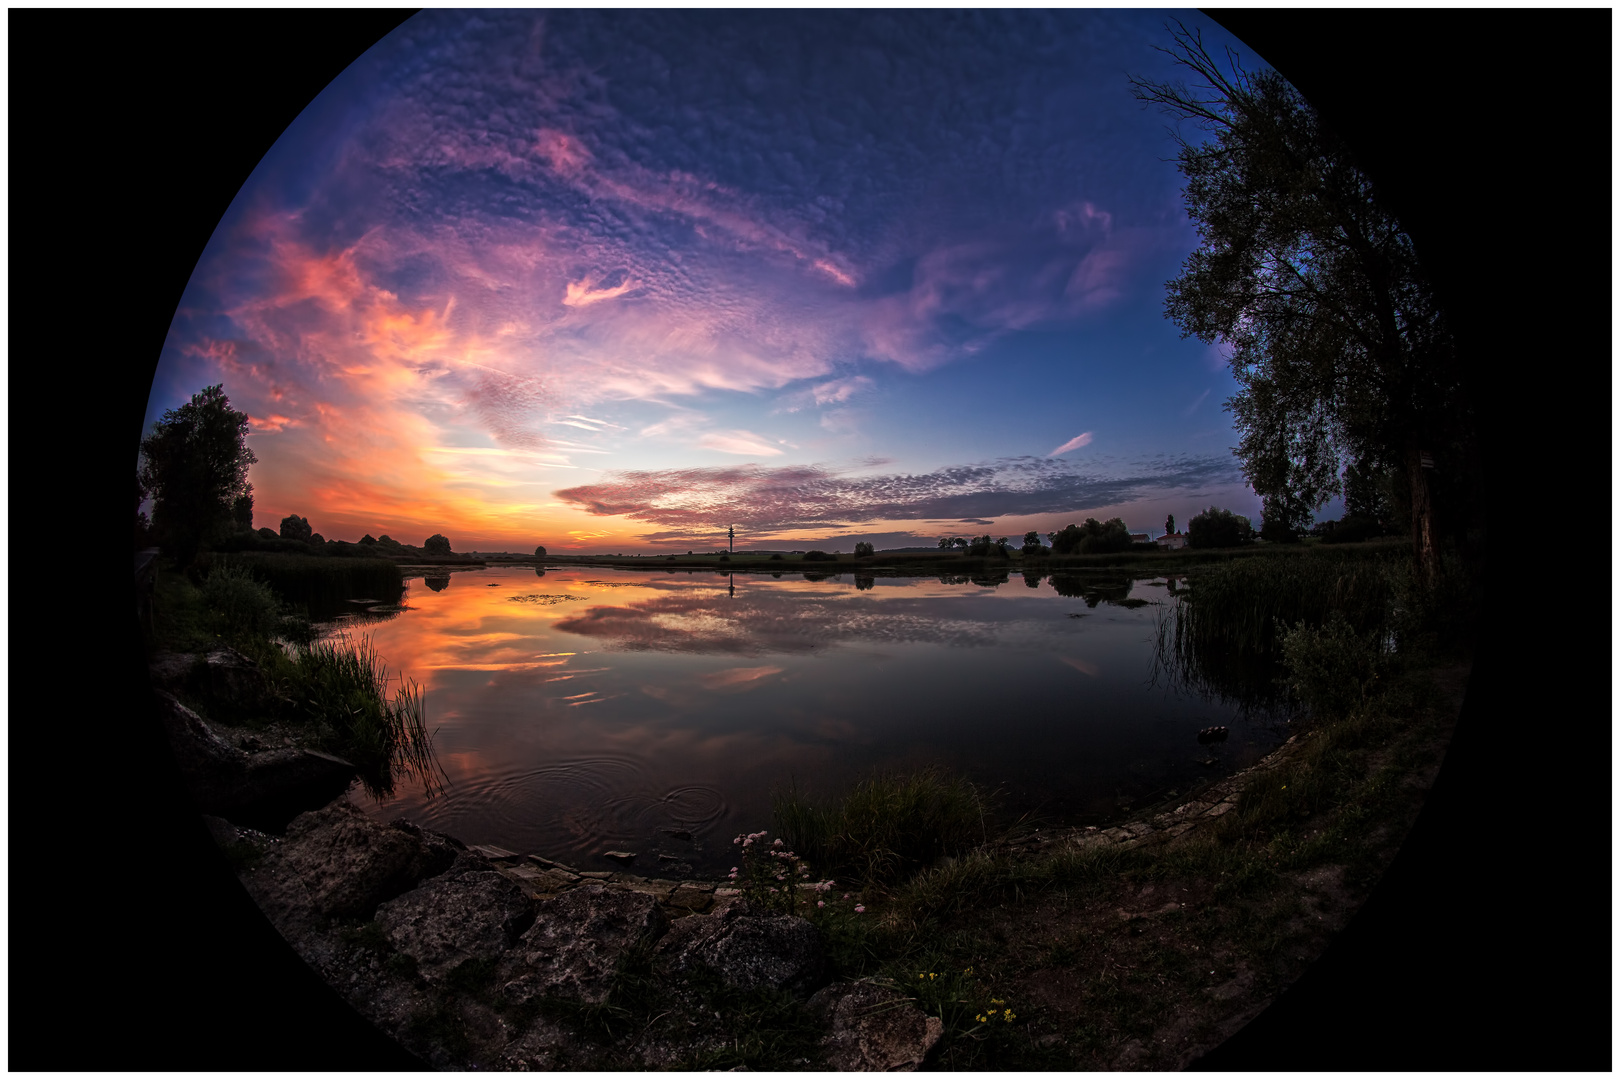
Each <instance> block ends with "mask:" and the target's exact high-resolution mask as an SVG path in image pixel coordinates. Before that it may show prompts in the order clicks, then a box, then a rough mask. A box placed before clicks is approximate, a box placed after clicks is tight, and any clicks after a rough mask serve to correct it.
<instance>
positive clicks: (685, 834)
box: [658, 829, 692, 840]
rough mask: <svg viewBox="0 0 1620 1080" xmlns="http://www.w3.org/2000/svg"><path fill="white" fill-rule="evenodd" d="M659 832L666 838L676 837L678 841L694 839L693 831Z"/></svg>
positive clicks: (672, 830)
mask: <svg viewBox="0 0 1620 1080" xmlns="http://www.w3.org/2000/svg"><path fill="white" fill-rule="evenodd" d="M658 831H659V832H661V833H663V834H664V835H665V836H670V837H674V838H675V839H676V840H690V839H692V830H690V829H659V830H658Z"/></svg>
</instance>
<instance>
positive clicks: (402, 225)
mask: <svg viewBox="0 0 1620 1080" xmlns="http://www.w3.org/2000/svg"><path fill="white" fill-rule="evenodd" d="M1177 17H1179V18H1181V19H1183V21H1185V22H1186V23H1187V24H1188V25H1189V26H1191V27H1195V28H1198V29H1201V30H1202V31H1203V34H1204V39H1205V42H1206V44H1208V45H1210V46H1211V47H1212V48H1211V51H1212V52H1216V53H1217V54H1218V52H1219V49H1220V48H1221V47H1222V46H1223V45H1226V44H1232V45H1234V46H1235V47H1236V48H1238V50H1239V52H1240V54H1241V57H1242V60H1243V62H1244V63H1245V64H1246V65H1248V66H1250V67H1258V66H1260V61H1258V60H1257V59H1256V58H1255V57H1254V56H1253V55H1252V53H1250V52H1248V50H1247V49H1245V48H1243V47H1242V46H1241V44H1240V43H1237V42H1235V41H1233V40H1232V39H1231V38H1230V37H1229V36H1228V35H1226V34H1225V32H1224V31H1222V30H1221V29H1220V28H1219V27H1217V26H1215V25H1214V24H1213V23H1211V22H1210V21H1208V20H1207V19H1203V18H1202V17H1200V16H1199V15H1198V14H1197V13H1177ZM1165 19H1166V16H1165V15H1164V14H1163V13H1160V12H1152V11H1140V10H1124V11H1093V10H1077V11H1058V12H985V11H948V12H921V11H915V12H914V11H889V12H880V11H866V12H833V11H806V12H781V13H776V12H770V13H767V12H749V11H709V12H681V11H642V12H632V11H496V12H470V11H459V10H438V11H425V12H423V13H421V14H418V15H417V16H415V17H413V18H412V19H410V20H408V21H407V22H406V23H405V24H404V25H403V26H401V27H400V28H399V29H398V30H397V31H395V32H394V33H393V34H391V35H389V36H388V37H387V38H385V39H384V40H383V41H382V42H380V43H379V44H378V45H377V46H376V47H375V48H373V49H372V50H370V51H369V52H368V53H367V54H366V55H365V56H363V57H361V58H360V59H359V60H358V61H357V62H356V63H355V64H354V65H353V66H351V67H350V68H349V70H348V71H347V72H345V73H344V74H343V75H342V76H341V77H340V78H338V79H337V80H336V81H335V82H334V83H332V84H331V86H329V87H328V88H327V90H326V91H325V92H324V93H323V94H322V95H321V96H320V97H319V98H318V99H316V101H315V102H313V103H312V104H311V105H310V107H309V108H308V109H307V110H305V112H304V113H303V115H302V116H300V117H299V119H298V121H297V122H296V123H295V124H294V125H293V126H292V127H291V128H290V129H289V130H288V131H287V132H286V134H285V135H283V136H282V138H281V139H280V140H279V141H278V142H277V143H276V145H275V146H274V148H273V149H272V150H271V151H270V152H269V154H268V155H267V156H266V157H265V158H264V160H263V161H262V162H261V163H260V165H259V167H258V169H257V170H256V171H255V172H254V173H253V175H252V177H251V179H250V180H249V182H248V184H247V185H246V186H245V187H244V188H243V190H242V191H241V193H240V194H239V195H238V196H237V198H236V200H235V202H234V203H233V205H232V206H231V209H230V211H229V213H228V214H227V216H226V217H225V219H224V220H223V221H222V222H221V223H220V226H219V228H218V230H217V231H216V232H215V234H214V236H213V239H212V241H211V242H210V244H209V246H208V248H207V250H206V252H205V254H204V256H203V259H202V261H201V262H200V263H199V264H198V267H197V270H196V273H195V274H194V276H193V277H192V280H191V283H190V285H189V287H188V288H187V291H186V293H185V297H184V299H183V301H182V303H181V307H180V309H179V311H178V312H177V313H176V314H175V317H174V322H173V325H172V328H171V330H170V333H169V337H168V340H167V342H166V345H165V348H164V352H163V356H162V358H161V361H160V363H159V365H158V369H157V375H156V379H155V383H154V385H153V389H152V396H151V399H150V402H149V404H148V410H147V419H148V422H151V421H154V420H156V419H157V418H158V417H159V416H160V415H161V414H162V413H163V411H164V410H166V409H169V408H173V407H175V406H177V405H180V404H182V403H184V402H185V401H186V400H187V399H188V398H189V396H190V395H191V394H192V393H195V392H196V391H198V390H200V389H201V388H202V387H203V386H205V385H209V384H212V383H223V384H224V387H225V392H226V393H227V394H228V395H229V397H230V399H231V402H232V404H233V405H234V406H235V407H237V408H238V409H241V410H243V411H245V412H246V413H247V414H248V415H249V416H250V417H251V419H252V434H251V436H250V437H249V445H250V446H251V447H252V449H253V451H254V452H255V453H256V454H257V455H258V458H259V463H258V464H257V465H256V466H255V467H254V468H253V470H252V473H251V476H250V479H251V481H252V483H253V485H254V499H255V520H254V524H255V526H269V527H271V528H275V527H276V526H277V525H278V524H279V522H280V520H281V518H282V517H283V516H285V515H287V514H289V513H297V514H301V515H303V516H305V517H307V518H308V519H309V521H310V523H311V524H312V525H313V526H314V528H315V530H316V531H317V532H320V533H322V534H323V535H324V536H326V537H327V538H328V539H343V540H351V541H352V540H357V539H359V538H360V536H361V535H362V534H363V533H370V534H372V535H374V536H378V535H382V534H388V535H390V536H392V537H394V538H395V539H397V540H400V541H403V542H406V543H413V544H420V543H421V542H422V540H423V539H424V538H425V537H427V536H428V535H430V534H432V533H436V532H437V533H444V534H445V535H447V536H449V537H450V539H451V542H452V544H453V546H454V547H455V549H456V550H458V551H465V550H513V551H526V550H531V549H532V548H533V547H534V545H536V544H544V545H546V546H547V548H549V549H551V550H553V551H580V552H618V551H623V552H631V551H644V552H645V551H663V550H680V551H685V550H687V549H693V550H704V549H709V550H712V549H714V548H715V547H716V546H724V544H725V531H726V527H727V526H728V525H735V526H736V529H737V543H738V546H739V547H751V546H762V547H806V546H811V545H820V546H825V547H828V548H834V547H841V548H842V549H843V550H846V551H847V550H849V549H850V547H851V546H852V545H853V543H854V542H855V541H856V540H863V539H864V540H870V541H872V542H874V543H876V544H877V546H878V547H879V548H884V547H892V546H903V545H909V544H930V545H931V544H932V543H933V542H934V540H935V538H937V537H939V536H942V535H964V536H971V535H977V534H980V533H985V532H988V533H990V534H992V535H993V536H997V537H999V536H1010V537H1015V538H1016V537H1019V536H1022V534H1023V533H1024V532H1025V531H1027V530H1029V529H1037V530H1039V531H1041V532H1042V533H1046V532H1050V531H1053V530H1055V529H1058V528H1061V527H1062V526H1063V525H1065V524H1067V523H1069V522H1071V521H1076V520H1080V519H1083V518H1085V517H1088V516H1094V517H1099V518H1108V517H1113V516H1116V515H1117V516H1120V517H1123V518H1124V519H1125V522H1126V524H1127V525H1128V526H1129V527H1130V528H1131V529H1132V530H1133V531H1138V532H1148V533H1152V534H1154V535H1157V534H1159V533H1160V532H1162V531H1163V524H1164V519H1165V515H1166V514H1167V513H1173V514H1175V516H1176V519H1177V522H1178V523H1180V524H1185V522H1186V520H1187V519H1188V518H1189V517H1190V516H1191V515H1192V514H1193V513H1195V512H1196V511H1198V510H1200V509H1203V508H1204V507H1207V506H1209V505H1211V504H1215V505H1220V506H1224V507H1228V508H1230V509H1232V510H1235V511H1237V512H1239V513H1242V514H1246V515H1249V516H1250V517H1252V518H1253V519H1255V521H1256V523H1258V519H1259V500H1258V499H1257V498H1256V497H1255V496H1254V495H1253V493H1252V492H1250V491H1249V490H1248V488H1247V487H1246V486H1245V484H1244V483H1243V479H1242V476H1241V474H1240V472H1239V470H1238V466H1237V462H1236V459H1235V458H1234V457H1233V456H1232V454H1231V451H1230V447H1231V446H1233V445H1234V444H1235V443H1236V441H1237V438H1236V435H1235V433H1234V432H1233V430H1232V428H1231V424H1230V420H1229V417H1228V416H1227V414H1226V413H1225V412H1224V411H1223V410H1222V408H1221V405H1222V402H1223V401H1224V400H1225V399H1226V398H1227V397H1228V396H1230V394H1231V393H1232V392H1233V390H1234V388H1235V387H1234V383H1233V382H1232V379H1231V377H1230V375H1229V374H1228V373H1227V371H1226V368H1225V365H1224V361H1223V359H1222V356H1221V353H1220V351H1219V350H1218V348H1216V347H1211V346H1207V345H1204V344H1203V343H1201V342H1199V341H1197V340H1196V339H1188V340H1182V339H1181V336H1180V333H1179V331H1178V330H1177V328H1176V326H1175V325H1174V324H1173V323H1171V322H1169V321H1167V320H1166V319H1165V318H1164V317H1163V306H1164V283H1165V282H1166V281H1167V280H1168V279H1170V278H1172V277H1174V276H1175V275H1176V274H1177V273H1178V270H1179V266H1180V263H1181V260H1182V259H1183V258H1185V256H1186V255H1187V254H1188V252H1190V251H1191V250H1192V248H1193V246H1194V244H1195V242H1196V233H1195V232H1194V229H1193V226H1192V225H1191V223H1190V222H1189V221H1188V220H1187V217H1186V213H1185V210H1184V209H1183V206H1182V202H1181V196H1180V191H1181V178H1180V176H1179V174H1178V173H1177V171H1176V168H1175V164H1174V160H1173V158H1174V154H1175V146H1174V143H1173V141H1172V139H1171V137H1170V135H1169V134H1168V131H1167V125H1168V124H1169V123H1170V121H1169V120H1168V118H1166V117H1165V116H1163V115H1162V114H1159V113H1157V112H1155V111H1153V110H1151V109H1146V108H1144V107H1143V106H1142V105H1141V104H1139V103H1138V102H1137V101H1136V100H1134V99H1133V98H1132V96H1131V92H1130V87H1129V85H1128V83H1127V77H1128V75H1132V74H1135V75H1142V76H1146V77H1150V78H1166V77H1169V78H1174V77H1175V73H1174V71H1173V69H1172V67H1171V65H1170V62H1169V60H1168V58H1167V57H1165V56H1164V55H1163V54H1161V53H1158V52H1156V51H1155V50H1154V46H1158V45H1164V44H1167V42H1168V35H1167V34H1166V32H1165V31H1164V29H1163V24H1164V22H1165ZM1336 511H1337V507H1336V506H1335V505H1330V506H1328V507H1326V508H1324V510H1323V512H1322V513H1321V515H1319V516H1323V517H1327V516H1334V515H1335V514H1336Z"/></svg>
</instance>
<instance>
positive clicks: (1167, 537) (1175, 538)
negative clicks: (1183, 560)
mask: <svg viewBox="0 0 1620 1080" xmlns="http://www.w3.org/2000/svg"><path fill="white" fill-rule="evenodd" d="M1154 543H1156V544H1158V545H1159V546H1160V547H1162V548H1164V549H1165V550H1166V551H1175V550H1177V549H1178V548H1184V547H1186V546H1187V534H1186V533H1178V532H1176V533H1165V534H1164V535H1163V536H1161V537H1159V538H1158V539H1157V540H1155V541H1154Z"/></svg>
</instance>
